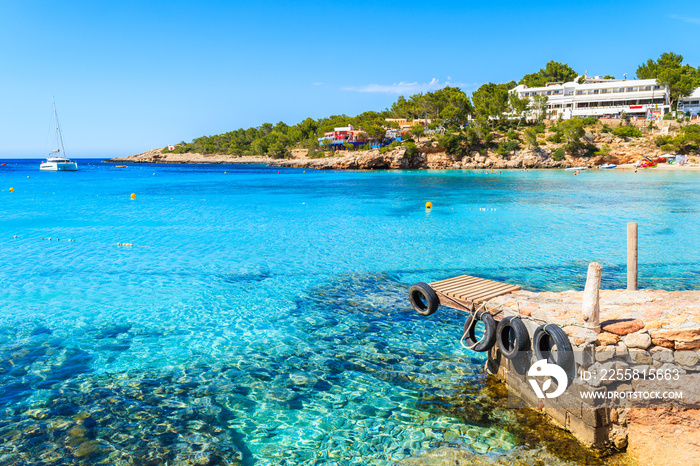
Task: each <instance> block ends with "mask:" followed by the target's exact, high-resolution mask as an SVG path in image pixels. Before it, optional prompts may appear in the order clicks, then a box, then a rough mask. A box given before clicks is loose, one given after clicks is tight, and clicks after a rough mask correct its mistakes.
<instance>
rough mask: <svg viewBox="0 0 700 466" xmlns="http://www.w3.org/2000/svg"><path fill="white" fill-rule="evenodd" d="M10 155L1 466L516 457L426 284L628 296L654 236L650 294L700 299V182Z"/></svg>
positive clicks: (2, 302) (468, 355)
mask: <svg viewBox="0 0 700 466" xmlns="http://www.w3.org/2000/svg"><path fill="white" fill-rule="evenodd" d="M1 162H3V163H6V165H5V166H0V219H1V220H0V285H1V286H0V353H1V354H0V413H1V414H0V440H1V441H0V444H1V445H0V464H18V463H22V462H25V463H27V464H33V463H36V464H39V463H49V464H73V463H74V462H77V463H80V462H90V463H104V464H131V463H134V464H145V463H148V462H149V461H150V462H152V463H153V464H158V463H159V462H168V463H169V464H190V463H193V462H199V463H200V464H238V463H241V464H258V465H267V464H393V463H395V462H397V461H400V460H402V459H403V458H407V457H412V456H416V455H419V454H420V453H421V452H425V451H427V450H429V449H432V448H436V447H439V446H444V445H448V446H453V447H455V448H467V449H471V450H472V451H474V452H476V453H478V454H484V455H499V454H503V453H507V452H509V451H512V450H513V449H518V448H519V447H518V445H517V439H516V438H514V437H513V436H512V435H511V434H510V433H509V432H508V429H507V428H505V427H506V426H507V424H508V422H510V420H509V419H508V418H507V417H508V416H507V413H506V414H505V415H504V418H503V419H488V420H486V421H484V419H477V417H478V416H475V415H474V413H473V412H471V411H470V410H469V405H470V403H471V402H472V401H474V402H475V401H476V398H478V396H480V395H479V394H478V387H480V386H481V384H482V382H483V380H484V375H483V370H482V367H483V363H484V357H483V355H481V354H477V353H473V352H469V351H466V350H463V349H462V348H461V347H460V345H459V338H460V336H461V326H462V322H463V315H461V314H460V313H458V312H456V311H452V310H449V309H441V310H440V311H438V313H436V314H435V315H433V316H431V317H430V318H422V317H420V316H417V315H416V314H414V313H413V312H412V311H411V310H410V309H409V305H408V299H407V296H406V292H407V290H408V287H409V286H410V285H411V284H413V283H415V282H417V281H434V280H438V279H442V278H447V277H450V276H454V275H459V274H464V273H468V274H473V275H479V276H483V277H486V278H491V279H497V280H504V281H509V282H512V283H518V284H521V285H523V286H524V287H525V288H528V289H534V290H555V291H556V290H565V289H572V288H575V289H582V287H583V284H584V281H585V273H586V269H587V264H588V263H589V262H590V261H593V260H595V261H598V262H600V263H601V264H602V265H603V269H604V275H603V286H604V287H607V288H617V287H624V284H625V273H626V272H625V260H626V258H625V254H626V243H625V242H626V223H627V222H628V221H636V222H638V223H639V239H640V251H639V274H640V280H639V281H640V287H653V288H664V289H689V288H698V287H700V251H699V250H698V248H697V239H698V238H700V216H699V215H698V211H697V210H698V206H700V174H698V173H697V172H694V173H677V172H666V173H664V172H645V171H642V172H640V173H631V172H628V173H621V172H619V171H603V170H600V171H590V172H584V173H582V174H581V175H578V176H574V175H573V173H570V172H565V171H528V172H522V171H504V172H503V173H502V174H486V173H485V172H484V171H424V170H423V171H364V172H361V171H313V170H306V171H304V170H302V169H285V168H282V169H280V168H270V167H263V166H236V165H228V166H223V165H212V166H202V165H130V166H128V168H122V169H120V168H116V167H115V166H114V165H111V164H100V163H98V162H97V161H91V162H86V161H83V162H81V163H80V171H78V172H76V173H42V172H40V171H39V170H38V161H16V160H15V161H10V160H3V161H1ZM10 187H13V188H14V190H15V191H14V192H13V193H10V192H9V188H10ZM131 193H135V194H136V198H135V199H134V200H132V199H130V194H131ZM427 201H430V202H432V203H433V206H434V207H433V209H432V211H426V209H425V207H424V206H425V203H426V202H427ZM49 238H50V239H49ZM118 243H129V244H133V246H120V245H118ZM465 387H467V388H469V387H472V388H474V390H470V389H467V388H465ZM470 412H471V413H472V414H466V413H470ZM188 462H189V463H188Z"/></svg>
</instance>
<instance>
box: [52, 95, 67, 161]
mask: <svg viewBox="0 0 700 466" xmlns="http://www.w3.org/2000/svg"><path fill="white" fill-rule="evenodd" d="M51 101H52V102H53V119H54V121H55V122H56V149H59V148H60V149H61V152H63V157H67V155H66V149H65V147H63V135H62V134H61V127H60V126H59V125H58V114H57V113H56V99H55V98H54V96H51Z"/></svg>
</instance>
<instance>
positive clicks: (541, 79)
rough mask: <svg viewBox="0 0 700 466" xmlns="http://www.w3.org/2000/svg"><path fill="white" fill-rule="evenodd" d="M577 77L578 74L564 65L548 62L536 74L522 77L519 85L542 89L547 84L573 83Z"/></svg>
mask: <svg viewBox="0 0 700 466" xmlns="http://www.w3.org/2000/svg"><path fill="white" fill-rule="evenodd" d="M576 76H578V73H576V71H574V70H573V68H571V67H570V66H569V65H567V64H565V63H559V62H556V61H550V62H549V63H547V65H546V66H545V67H544V68H542V69H540V70H539V71H538V72H537V73H532V74H527V75H525V76H523V79H521V80H520V83H519V84H525V85H526V86H527V87H543V86H546V85H547V83H552V82H557V83H564V82H569V81H573V80H574V78H576Z"/></svg>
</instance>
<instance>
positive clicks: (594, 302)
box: [582, 262, 603, 333]
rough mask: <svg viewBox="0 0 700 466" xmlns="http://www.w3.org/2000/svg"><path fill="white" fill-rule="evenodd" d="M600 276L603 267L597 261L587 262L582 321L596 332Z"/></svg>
mask: <svg viewBox="0 0 700 466" xmlns="http://www.w3.org/2000/svg"><path fill="white" fill-rule="evenodd" d="M602 276H603V267H601V266H600V264H599V263H597V262H591V263H590V264H588V275H587V276H586V287H585V288H584V289H583V300H582V311H583V321H584V322H586V324H587V325H588V326H589V328H591V329H593V330H595V332H596V333H599V332H600V278H601V277H602Z"/></svg>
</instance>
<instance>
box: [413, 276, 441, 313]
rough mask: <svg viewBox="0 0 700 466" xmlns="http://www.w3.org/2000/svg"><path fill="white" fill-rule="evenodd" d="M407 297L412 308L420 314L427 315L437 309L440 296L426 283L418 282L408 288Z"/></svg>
mask: <svg viewBox="0 0 700 466" xmlns="http://www.w3.org/2000/svg"><path fill="white" fill-rule="evenodd" d="M408 299H409V300H410V301H411V306H412V307H413V309H414V310H415V311H416V312H417V313H418V314H420V315H422V316H429V315H431V314H434V313H435V311H437V308H438V306H439V305H440V298H438V295H437V293H435V290H433V289H432V288H431V287H430V285H428V284H427V283H423V282H419V283H416V284H415V285H413V286H412V287H411V288H410V289H409V290H408Z"/></svg>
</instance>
